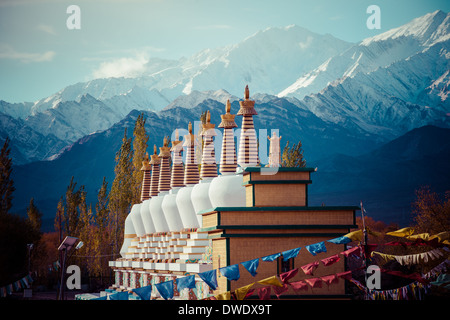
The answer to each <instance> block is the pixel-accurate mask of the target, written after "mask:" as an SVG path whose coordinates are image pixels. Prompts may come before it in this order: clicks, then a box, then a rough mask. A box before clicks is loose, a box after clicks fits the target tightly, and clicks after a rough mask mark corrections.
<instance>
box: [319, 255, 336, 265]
mask: <svg viewBox="0 0 450 320" xmlns="http://www.w3.org/2000/svg"><path fill="white" fill-rule="evenodd" d="M339 260H341V258H340V257H339V255H338V254H335V255H334V256H331V257H328V258H325V259H322V260H320V261H322V263H323V264H324V265H325V266H330V265H332V264H333V263H336V262H338V261H339Z"/></svg>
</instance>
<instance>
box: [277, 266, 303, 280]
mask: <svg viewBox="0 0 450 320" xmlns="http://www.w3.org/2000/svg"><path fill="white" fill-rule="evenodd" d="M297 273H298V268H295V269H292V270H290V271H287V272H284V273H281V274H280V275H279V276H280V279H281V282H283V283H288V280H289V279H291V278H293V277H295V275H296V274H297Z"/></svg>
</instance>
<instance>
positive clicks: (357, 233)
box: [344, 230, 363, 241]
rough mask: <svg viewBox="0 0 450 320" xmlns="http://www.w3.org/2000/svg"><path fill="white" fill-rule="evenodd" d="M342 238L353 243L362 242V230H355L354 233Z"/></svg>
mask: <svg viewBox="0 0 450 320" xmlns="http://www.w3.org/2000/svg"><path fill="white" fill-rule="evenodd" d="M344 237H347V238H349V239H351V240H353V241H362V238H363V232H362V230H356V231H353V232H350V233H347V234H346V235H344Z"/></svg>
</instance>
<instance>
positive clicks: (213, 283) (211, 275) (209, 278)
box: [198, 269, 218, 290]
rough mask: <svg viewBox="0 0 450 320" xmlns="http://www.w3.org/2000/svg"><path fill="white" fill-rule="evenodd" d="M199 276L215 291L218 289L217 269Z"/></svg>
mask: <svg viewBox="0 0 450 320" xmlns="http://www.w3.org/2000/svg"><path fill="white" fill-rule="evenodd" d="M198 276H199V277H200V278H201V279H202V280H203V281H205V283H206V284H207V285H208V286H209V287H210V288H211V289H213V290H216V289H217V286H218V285H217V274H216V269H213V270H210V271H205V272H202V273H199V274H198Z"/></svg>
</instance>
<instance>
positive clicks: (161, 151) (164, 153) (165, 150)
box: [159, 136, 170, 158]
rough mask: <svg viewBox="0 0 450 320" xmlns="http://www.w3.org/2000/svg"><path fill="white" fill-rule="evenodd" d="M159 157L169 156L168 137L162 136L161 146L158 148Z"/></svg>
mask: <svg viewBox="0 0 450 320" xmlns="http://www.w3.org/2000/svg"><path fill="white" fill-rule="evenodd" d="M159 157H160V158H169V157H170V148H169V137H167V136H166V137H164V142H163V146H162V147H160V148H159Z"/></svg>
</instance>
